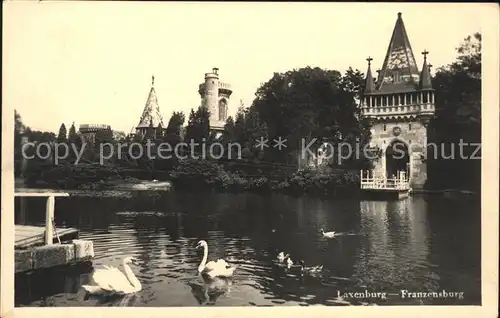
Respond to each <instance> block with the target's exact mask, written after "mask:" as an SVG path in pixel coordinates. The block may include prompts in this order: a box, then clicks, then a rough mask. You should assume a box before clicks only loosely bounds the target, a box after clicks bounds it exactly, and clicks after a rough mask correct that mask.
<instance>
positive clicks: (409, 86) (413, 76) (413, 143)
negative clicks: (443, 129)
mask: <svg viewBox="0 0 500 318" xmlns="http://www.w3.org/2000/svg"><path fill="white" fill-rule="evenodd" d="M428 53H429V52H427V51H426V50H424V52H422V55H423V57H424V63H423V66H422V71H419V70H418V67H417V63H416V61H415V56H414V55H413V50H412V47H411V45H410V41H409V39H408V35H407V34H406V29H405V26H404V23H403V19H402V14H401V13H398V18H397V20H396V25H395V26H394V31H393V33H392V37H391V40H390V42H389V47H388V49H387V53H386V55H385V59H384V62H383V65H382V69H380V71H378V70H377V72H378V75H377V77H376V80H375V78H374V77H373V74H372V70H371V64H372V61H373V59H372V58H371V57H369V58H368V59H367V61H368V70H367V72H366V79H365V90H364V92H363V94H362V95H363V96H362V98H361V101H360V107H361V116H362V117H364V118H367V119H369V120H370V122H371V123H372V130H371V132H372V146H374V147H377V148H379V149H380V150H381V152H382V155H381V157H380V158H379V159H378V160H377V161H376V163H375V167H374V173H375V175H376V176H381V177H387V178H391V177H392V176H394V175H396V174H397V173H398V171H404V172H406V173H407V176H409V180H410V184H411V186H412V187H413V188H422V187H423V186H424V185H425V182H426V180H427V164H426V160H425V158H424V154H425V151H426V150H425V146H426V145H427V124H428V123H429V120H430V119H431V118H432V117H433V116H434V112H435V107H434V89H433V88H432V83H431V74H430V66H431V65H430V64H428V62H427V54H428ZM395 151H396V152H395ZM398 151H399V152H398Z"/></svg>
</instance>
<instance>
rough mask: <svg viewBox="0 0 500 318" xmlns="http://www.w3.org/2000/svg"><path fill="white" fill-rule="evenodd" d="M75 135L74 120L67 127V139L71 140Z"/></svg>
mask: <svg viewBox="0 0 500 318" xmlns="http://www.w3.org/2000/svg"><path fill="white" fill-rule="evenodd" d="M76 136H77V135H76V128H75V122H73V123H72V124H71V127H69V132H68V141H69V142H71V141H72V140H75V138H76Z"/></svg>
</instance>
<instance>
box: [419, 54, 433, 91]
mask: <svg viewBox="0 0 500 318" xmlns="http://www.w3.org/2000/svg"><path fill="white" fill-rule="evenodd" d="M427 54H429V52H428V51H427V50H424V51H423V52H422V55H423V56H424V65H422V73H421V74H420V82H419V87H420V88H421V89H428V88H432V83H431V72H430V67H431V66H432V65H430V64H429V65H427Z"/></svg>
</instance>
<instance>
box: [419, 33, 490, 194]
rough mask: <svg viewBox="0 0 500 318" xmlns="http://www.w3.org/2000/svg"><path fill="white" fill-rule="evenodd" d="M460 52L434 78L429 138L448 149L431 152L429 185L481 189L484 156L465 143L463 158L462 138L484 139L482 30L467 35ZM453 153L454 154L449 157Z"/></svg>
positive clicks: (469, 140) (470, 140) (463, 139)
mask: <svg viewBox="0 0 500 318" xmlns="http://www.w3.org/2000/svg"><path fill="white" fill-rule="evenodd" d="M457 53H458V56H457V60H456V61H455V62H453V63H451V64H449V65H447V66H445V67H443V68H440V69H438V70H437V72H436V74H435V76H434V78H433V86H434V89H435V90H436V118H435V119H434V120H433V121H432V122H431V123H430V125H429V142H433V143H435V144H437V145H445V146H444V149H445V151H444V152H440V153H438V155H434V153H432V155H431V156H429V157H430V158H429V170H428V175H429V186H430V187H433V188H462V189H468V190H475V191H479V190H480V188H481V160H480V159H474V158H473V157H472V155H473V154H474V152H475V150H476V146H474V145H470V146H464V147H463V150H464V151H463V154H464V156H463V158H461V156H460V149H459V142H460V140H462V141H463V142H464V143H468V144H480V143H481V34H480V33H475V34H474V35H472V36H468V37H467V38H465V40H464V43H463V44H462V45H460V46H459V47H458V48H457ZM429 154H431V153H429ZM443 154H444V155H443ZM451 154H454V158H452V159H446V158H445V157H447V156H450V155H451ZM480 154H481V152H480V151H479V152H478V153H476V154H475V156H474V157H476V156H477V157H479V156H480ZM434 157H435V159H434Z"/></svg>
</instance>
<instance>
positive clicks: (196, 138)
mask: <svg viewBox="0 0 500 318" xmlns="http://www.w3.org/2000/svg"><path fill="white" fill-rule="evenodd" d="M209 119H210V112H209V111H208V109H206V108H205V107H203V106H200V107H198V109H197V110H196V112H195V111H194V110H193V109H191V113H190V114H189V120H188V124H187V127H186V136H185V138H184V139H185V142H186V143H187V144H190V143H191V141H193V142H195V143H197V144H199V145H200V144H201V143H205V144H207V141H208V139H209V136H210V120H209ZM194 150H195V152H196V153H199V152H200V151H201V146H198V147H194Z"/></svg>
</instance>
